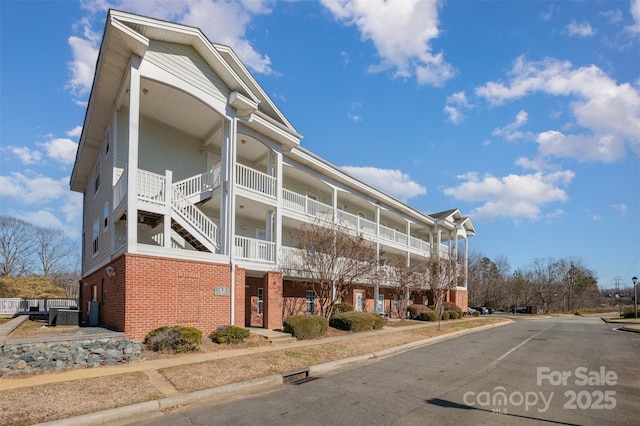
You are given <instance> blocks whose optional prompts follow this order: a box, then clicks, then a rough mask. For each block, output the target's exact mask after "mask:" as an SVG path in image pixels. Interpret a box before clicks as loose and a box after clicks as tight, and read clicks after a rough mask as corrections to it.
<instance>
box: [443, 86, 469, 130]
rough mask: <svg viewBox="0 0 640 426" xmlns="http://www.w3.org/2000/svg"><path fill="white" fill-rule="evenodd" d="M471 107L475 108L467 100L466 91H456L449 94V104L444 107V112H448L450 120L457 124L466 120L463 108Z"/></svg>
mask: <svg viewBox="0 0 640 426" xmlns="http://www.w3.org/2000/svg"><path fill="white" fill-rule="evenodd" d="M454 105H455V106H454ZM471 108H473V105H471V104H470V103H469V101H468V100H467V95H466V93H465V92H456V93H454V94H452V95H450V96H447V105H446V106H445V107H444V112H445V113H446V114H447V119H448V121H450V122H452V123H453V124H456V125H457V124H460V123H461V122H462V121H463V120H464V115H463V113H462V110H463V109H471Z"/></svg>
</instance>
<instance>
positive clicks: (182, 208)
mask: <svg viewBox="0 0 640 426" xmlns="http://www.w3.org/2000/svg"><path fill="white" fill-rule="evenodd" d="M171 192H172V196H171V207H172V208H173V210H175V212H176V213H178V214H179V215H180V217H182V218H183V219H184V220H185V221H186V222H187V223H188V224H189V225H191V226H193V227H194V228H195V229H196V230H197V231H198V232H200V233H202V235H204V236H205V237H206V238H207V239H208V240H209V241H210V242H211V243H212V244H213V246H214V247H215V248H216V249H217V248H218V243H217V241H218V226H217V225H216V224H215V223H214V222H213V221H212V220H211V219H209V217H207V215H205V214H204V213H203V212H202V211H201V210H200V209H199V208H198V207H197V206H195V205H194V204H193V203H191V202H190V201H189V200H188V199H187V198H186V197H185V196H184V194H182V192H180V190H178V189H177V188H176V187H175V186H174V187H173V188H172V191H171Z"/></svg>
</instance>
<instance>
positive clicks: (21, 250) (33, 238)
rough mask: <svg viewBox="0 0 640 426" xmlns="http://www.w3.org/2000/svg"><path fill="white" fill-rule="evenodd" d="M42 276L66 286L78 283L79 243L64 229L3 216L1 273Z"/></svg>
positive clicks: (0, 253)
mask: <svg viewBox="0 0 640 426" xmlns="http://www.w3.org/2000/svg"><path fill="white" fill-rule="evenodd" d="M26 276H41V277H45V278H47V279H50V280H51V282H52V283H54V284H56V285H58V286H61V287H63V288H65V289H66V288H67V287H71V285H70V282H74V283H76V284H77V282H78V279H79V276H80V257H79V250H78V245H77V243H76V242H75V241H74V240H72V239H70V238H69V237H68V236H67V235H66V234H65V233H64V232H63V231H61V230H59V229H55V228H52V227H44V226H37V225H34V224H32V223H29V222H27V221H25V220H22V219H19V218H15V217H9V216H0V277H7V278H12V277H26Z"/></svg>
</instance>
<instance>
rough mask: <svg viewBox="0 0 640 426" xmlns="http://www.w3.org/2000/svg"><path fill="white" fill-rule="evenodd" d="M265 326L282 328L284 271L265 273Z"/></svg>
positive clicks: (271, 328)
mask: <svg viewBox="0 0 640 426" xmlns="http://www.w3.org/2000/svg"><path fill="white" fill-rule="evenodd" d="M264 280H265V282H264V316H263V327H264V328H268V329H270V330H273V329H275V328H282V307H283V298H282V272H277V271H269V272H267V273H266V274H265V275H264Z"/></svg>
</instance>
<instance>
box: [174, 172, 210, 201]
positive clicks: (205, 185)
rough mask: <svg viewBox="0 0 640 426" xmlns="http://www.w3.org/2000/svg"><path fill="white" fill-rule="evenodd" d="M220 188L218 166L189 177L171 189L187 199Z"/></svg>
mask: <svg viewBox="0 0 640 426" xmlns="http://www.w3.org/2000/svg"><path fill="white" fill-rule="evenodd" d="M219 186H220V165H219V164H218V165H217V166H215V167H214V168H213V169H211V170H208V171H206V172H204V173H200V174H197V175H195V176H191V177H190V178H187V179H183V180H181V181H178V182H176V183H174V184H173V187H174V188H175V189H177V190H178V191H180V192H181V193H182V195H184V196H185V197H187V198H189V197H191V196H192V195H196V194H201V193H203V192H206V191H212V190H214V189H216V188H217V187H219Z"/></svg>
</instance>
